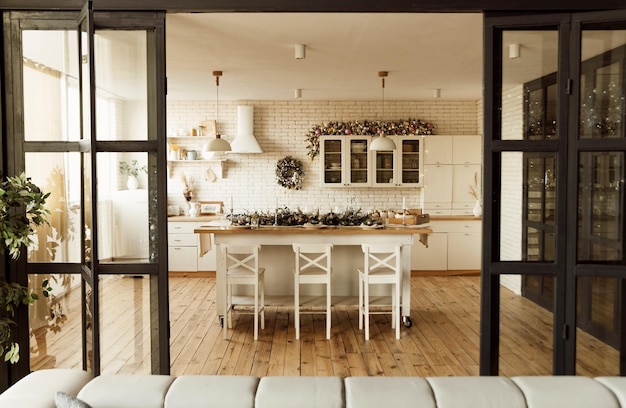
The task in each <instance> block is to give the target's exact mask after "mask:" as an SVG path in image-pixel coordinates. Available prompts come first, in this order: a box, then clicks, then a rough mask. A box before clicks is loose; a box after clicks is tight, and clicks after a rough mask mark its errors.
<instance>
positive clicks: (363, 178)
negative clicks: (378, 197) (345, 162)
mask: <svg viewBox="0 0 626 408" xmlns="http://www.w3.org/2000/svg"><path fill="white" fill-rule="evenodd" d="M370 140H371V139H370V138H362V139H357V138H350V139H349V143H350V181H349V182H350V184H352V185H358V184H363V185H367V184H368V183H369V171H368V169H369V154H368V146H369V141H370Z"/></svg>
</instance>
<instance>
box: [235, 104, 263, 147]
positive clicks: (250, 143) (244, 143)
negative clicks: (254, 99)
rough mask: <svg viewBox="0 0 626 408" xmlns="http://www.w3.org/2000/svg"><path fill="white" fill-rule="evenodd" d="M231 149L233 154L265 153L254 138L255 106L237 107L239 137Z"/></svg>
mask: <svg viewBox="0 0 626 408" xmlns="http://www.w3.org/2000/svg"><path fill="white" fill-rule="evenodd" d="M231 147H232V152H233V153H263V149H261V146H260V145H259V142H257V140H256V138H255V137H254V106H237V137H235V140H233V142H232V143H231Z"/></svg>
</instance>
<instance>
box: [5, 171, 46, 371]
mask: <svg viewBox="0 0 626 408" xmlns="http://www.w3.org/2000/svg"><path fill="white" fill-rule="evenodd" d="M49 195H50V193H43V192H42V191H41V190H40V189H39V187H37V186H36V185H35V184H34V183H33V182H32V181H31V179H30V178H28V177H26V175H25V174H24V173H22V174H20V175H19V176H15V177H7V178H6V179H5V180H4V181H2V182H1V183H0V255H2V254H5V253H7V252H8V255H9V257H10V258H11V259H13V260H16V259H18V258H19V256H20V251H21V249H22V247H23V246H26V245H28V244H29V243H31V242H32V240H31V235H32V234H33V233H34V232H35V230H34V228H35V227H38V226H41V225H44V224H47V222H48V221H47V220H46V216H47V215H48V214H49V211H48V210H47V209H46V208H45V203H46V199H47V198H48V196H49ZM3 275H4V274H3ZM42 287H43V295H44V296H46V297H47V296H48V295H49V292H50V290H51V288H50V287H49V285H48V282H47V281H44V282H43V283H42ZM38 298H39V296H38V295H37V294H36V293H31V292H30V291H29V290H28V288H26V287H24V286H22V285H19V284H17V283H14V282H11V283H9V282H7V281H6V280H5V279H4V278H2V277H0V357H2V356H4V361H9V362H11V363H12V364H14V363H16V362H17V361H18V360H19V351H20V350H19V345H18V344H17V343H15V342H14V341H13V338H12V330H11V328H12V327H13V326H15V325H16V323H15V322H14V321H13V317H14V316H15V311H16V309H17V308H18V307H19V306H20V305H29V304H32V303H33V302H34V301H35V300H37V299H38Z"/></svg>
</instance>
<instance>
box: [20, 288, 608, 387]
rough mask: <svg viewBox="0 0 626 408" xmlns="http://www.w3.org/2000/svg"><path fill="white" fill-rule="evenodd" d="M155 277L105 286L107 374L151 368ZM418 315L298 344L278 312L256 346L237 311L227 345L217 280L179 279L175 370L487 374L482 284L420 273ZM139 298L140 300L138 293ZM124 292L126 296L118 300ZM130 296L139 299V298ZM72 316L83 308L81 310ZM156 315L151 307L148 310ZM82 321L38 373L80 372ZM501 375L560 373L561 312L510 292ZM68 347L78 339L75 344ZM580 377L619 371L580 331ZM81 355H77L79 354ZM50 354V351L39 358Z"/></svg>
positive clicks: (348, 311)
mask: <svg viewBox="0 0 626 408" xmlns="http://www.w3.org/2000/svg"><path fill="white" fill-rule="evenodd" d="M146 282H147V280H145V279H128V278H116V280H115V281H111V282H109V283H107V284H105V285H103V286H102V287H103V293H102V296H103V298H107V296H108V298H110V302H109V303H107V304H104V305H103V307H102V309H103V310H104V311H105V315H104V316H103V319H102V337H103V339H104V340H103V350H102V355H103V357H102V371H103V372H105V373H117V372H149V369H150V368H149V361H150V358H149V346H148V342H147V336H146V335H145V333H147V332H148V330H147V328H148V327H149V326H148V320H147V319H148V316H145V315H147V313H144V314H143V316H140V317H138V316H137V314H136V313H129V312H128V310H136V309H141V308H138V307H137V306H138V305H139V304H142V303H143V304H144V305H145V302H146V300H147V293H148V288H147V286H148V285H147V283H146ZM411 284H412V290H411V296H412V299H411V306H412V310H411V318H412V321H413V326H412V327H410V328H405V327H403V328H402V331H401V339H400V340H396V339H395V336H394V332H393V331H392V329H391V324H390V320H389V316H387V315H377V316H374V317H372V320H371V322H372V323H371V339H370V341H367V342H366V341H365V340H364V338H363V333H362V332H361V331H359V329H358V320H357V318H358V309H357V307H356V306H341V305H338V306H335V307H334V308H333V326H332V333H331V334H332V337H331V340H326V338H325V320H324V316H323V315H303V316H302V328H301V336H300V340H295V329H294V327H293V312H292V308H291V307H287V306H272V307H268V309H267V312H266V326H265V330H262V331H261V332H260V337H259V340H258V341H256V342H255V341H254V340H253V333H252V317H251V316H249V315H238V316H237V315H236V316H235V317H234V321H233V326H234V327H233V330H229V332H228V339H227V340H224V339H223V334H222V329H221V326H220V323H219V317H218V316H217V314H216V309H215V279H214V278H184V277H180V278H178V277H177V278H171V279H170V318H171V347H170V353H171V372H172V374H174V375H182V374H242V375H255V376H266V375H312V376H329V375H337V376H342V377H343V376H358V375H365V376H402V375H410V376H448V375H456V376H459V375H478V373H479V368H478V364H479V363H478V362H479V335H480V330H479V321H480V312H479V310H480V278H479V277H478V276H438V277H437V276H436V277H413V278H412V282H411ZM138 292H139V295H140V296H138ZM116 296H118V297H119V298H116ZM128 299H133V300H132V301H129V300H128ZM72 309H73V310H72V312H71V313H76V312H77V310H76V309H79V308H77V307H74V308H72ZM146 310H147V307H146ZM79 322H80V320H79V319H77V318H76V317H71V316H70V318H69V319H68V323H67V324H66V325H65V326H64V327H63V329H62V331H61V332H59V333H48V335H47V338H46V339H47V353H45V354H43V353H38V352H37V350H36V349H35V350H34V353H33V354H31V356H33V357H32V358H31V365H32V366H33V369H40V368H45V367H50V366H55V365H56V366H59V367H79V366H80V356H79V355H78V353H76V352H75V350H76V349H77V348H76V347H80V332H79ZM501 323H502V324H501V349H500V355H501V358H500V374H501V375H506V376H512V375H541V374H551V373H552V314H551V313H549V312H547V311H546V310H545V309H542V308H540V307H538V306H537V305H535V304H534V303H532V302H530V301H529V300H527V299H525V298H522V297H520V296H517V295H515V294H513V293H512V292H510V291H508V290H507V289H502V312H501ZM68 343H73V344H74V346H71V345H70V344H68ZM577 347H578V355H579V361H578V364H577V374H580V375H591V376H595V375H617V374H618V368H617V367H618V353H617V351H616V350H615V349H613V348H611V347H609V346H607V345H605V344H604V343H602V342H600V341H598V340H597V339H595V338H593V337H591V336H589V335H587V334H585V333H582V332H580V331H579V335H578V346H577ZM69 350H71V351H69ZM38 354H43V355H38Z"/></svg>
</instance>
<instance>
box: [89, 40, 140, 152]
mask: <svg viewBox="0 0 626 408" xmlns="http://www.w3.org/2000/svg"><path fill="white" fill-rule="evenodd" d="M146 49H147V39H146V31H142V30H134V31H128V30H98V31H97V32H96V35H95V38H94V57H95V61H94V62H95V65H96V67H97V69H96V71H95V74H96V77H95V84H96V119H97V120H96V124H97V126H98V127H97V139H98V140H112V141H115V140H147V139H148V104H147V99H148V91H147V86H148V74H147V65H146V64H147V56H146Z"/></svg>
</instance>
